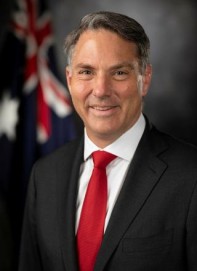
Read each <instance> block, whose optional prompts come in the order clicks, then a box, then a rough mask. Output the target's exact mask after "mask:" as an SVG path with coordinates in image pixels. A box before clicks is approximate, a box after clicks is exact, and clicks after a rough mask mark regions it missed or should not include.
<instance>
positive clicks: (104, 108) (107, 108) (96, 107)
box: [93, 106, 112, 111]
mask: <svg viewBox="0 0 197 271" xmlns="http://www.w3.org/2000/svg"><path fill="white" fill-rule="evenodd" d="M93 108H94V109H96V110H100V111H106V110H109V109H111V108H112V107H111V106H106V107H100V106H93Z"/></svg>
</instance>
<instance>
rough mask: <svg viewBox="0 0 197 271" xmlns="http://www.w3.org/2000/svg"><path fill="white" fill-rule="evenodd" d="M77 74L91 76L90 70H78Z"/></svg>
mask: <svg viewBox="0 0 197 271" xmlns="http://www.w3.org/2000/svg"><path fill="white" fill-rule="evenodd" d="M79 74H85V75H89V74H92V71H90V70H80V71H79Z"/></svg>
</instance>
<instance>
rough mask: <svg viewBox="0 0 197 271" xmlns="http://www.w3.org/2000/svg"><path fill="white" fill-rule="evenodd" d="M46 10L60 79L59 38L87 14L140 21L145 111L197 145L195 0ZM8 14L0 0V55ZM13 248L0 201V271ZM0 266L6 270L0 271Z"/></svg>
mask: <svg viewBox="0 0 197 271" xmlns="http://www.w3.org/2000/svg"><path fill="white" fill-rule="evenodd" d="M48 5H49V8H50V9H51V12H52V23H53V29H54V35H55V46H56V54H57V61H58V65H59V70H60V73H61V74H60V75H61V77H62V79H63V78H64V69H65V57H64V54H63V43H64V38H65V36H66V35H67V34H68V32H70V31H71V30H72V29H73V28H74V27H75V26H76V25H77V24H78V22H79V20H80V18H81V17H82V16H84V15H85V14H87V13H89V12H92V11H98V10H108V11H115V12H119V13H124V14H126V15H128V16H131V17H133V18H134V19H136V20H137V21H139V22H140V23H141V24H142V26H143V27H144V28H145V31H146V32H147V34H148V36H149V38H150V41H151V62H152V65H153V80H152V84H151V88H150V91H149V94H148V96H147V97H146V99H145V108H144V111H145V113H146V114H147V115H148V116H149V118H150V119H151V120H152V122H153V123H154V124H155V125H156V126H157V127H158V128H159V129H161V130H163V131H165V132H167V133H170V134H172V135H174V136H176V137H179V138H181V139H184V140H187V141H189V142H191V143H193V144H195V145H197V102H196V101H197V90H196V80H197V1H196V0H193V1H192V0H133V1H132V0H121V1H116V0H98V1H95V0H48ZM12 9H13V0H0V50H1V46H2V43H3V41H4V38H5V36H6V32H7V30H8V21H9V17H10V13H11V11H12ZM8 58H9V56H8ZM0 65H3V63H0ZM1 76H3V75H0V78H1ZM0 80H1V79H0ZM75 123H76V127H77V131H78V134H80V133H81V132H82V131H83V125H82V123H81V121H80V120H79V119H78V118H77V117H75ZM0 155H1V154H0ZM0 192H1V191H0ZM12 245H13V244H12V239H11V235H10V231H9V220H8V218H7V214H6V208H5V203H4V202H3V201H1V198H0V258H1V259H0V270H1V271H10V270H11V269H10V268H11V267H10V266H11V264H9V261H10V259H11V257H12V256H11V251H12V249H11V248H12ZM1 264H2V266H3V265H4V266H5V268H3V269H1Z"/></svg>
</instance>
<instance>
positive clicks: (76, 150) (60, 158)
mask: <svg viewBox="0 0 197 271" xmlns="http://www.w3.org/2000/svg"><path fill="white" fill-rule="evenodd" d="M82 155H83V138H77V139H76V140H73V141H70V142H69V143H67V144H65V145H63V146H62V147H60V148H58V149H56V150H55V151H53V152H52V153H50V154H48V155H46V156H44V157H42V158H40V159H38V160H37V161H36V163H35V164H34V167H33V169H35V168H36V169H39V170H40V169H42V170H47V171H50V169H53V168H54V167H55V166H56V165H57V164H61V163H64V164H66V165H68V166H69V165H72V163H73V161H74V160H75V159H76V157H79V156H82Z"/></svg>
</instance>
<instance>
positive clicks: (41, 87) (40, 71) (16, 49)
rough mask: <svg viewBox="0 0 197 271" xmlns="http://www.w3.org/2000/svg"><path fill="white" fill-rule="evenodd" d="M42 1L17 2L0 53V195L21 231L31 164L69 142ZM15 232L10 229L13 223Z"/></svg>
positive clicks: (65, 103) (68, 109)
mask: <svg viewBox="0 0 197 271" xmlns="http://www.w3.org/2000/svg"><path fill="white" fill-rule="evenodd" d="M53 42H54V40H53V32H52V25H51V17H50V13H49V11H48V9H47V7H46V3H45V2H44V0H17V1H16V3H15V7H14V10H13V14H12V16H11V22H10V28H9V32H8V33H7V36H6V38H5V42H4V44H3V46H2V48H1V52H0V59H1V65H0V74H1V79H0V153H1V154H0V191H1V194H4V195H5V197H6V199H7V201H8V202H9V210H10V213H11V218H12V220H13V223H12V224H14V225H15V226H14V230H15V231H16V230H19V229H20V226H21V220H22V213H23V208H24V201H25V195H26V190H27V185H28V179H29V175H30V171H31V168H32V165H33V164H34V162H35V161H36V160H37V159H38V158H39V157H41V156H44V155H46V154H48V153H50V152H51V151H53V150H54V149H56V148H58V147H59V146H61V145H62V144H64V143H66V142H68V141H70V140H71V139H73V138H74V137H75V127H74V122H73V112H72V105H71V101H70V96H69V93H68V91H67V89H66V87H65V85H64V84H63V83H62V82H61V80H60V77H59V76H58V72H57V65H56V63H55V53H54V46H53ZM15 219H16V220H17V221H18V222H17V223H18V229H16V224H17V223H16V220H15Z"/></svg>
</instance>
